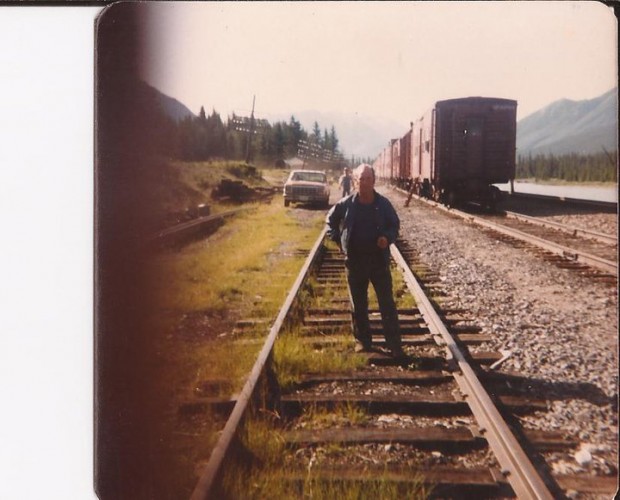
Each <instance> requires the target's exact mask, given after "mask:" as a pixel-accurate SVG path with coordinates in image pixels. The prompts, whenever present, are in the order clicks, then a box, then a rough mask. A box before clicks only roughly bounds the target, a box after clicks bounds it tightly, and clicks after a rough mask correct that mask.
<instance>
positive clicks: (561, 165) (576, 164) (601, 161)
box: [516, 151, 618, 182]
mask: <svg viewBox="0 0 620 500" xmlns="http://www.w3.org/2000/svg"><path fill="white" fill-rule="evenodd" d="M617 162H618V152H617V151H612V152H608V151H603V152H601V153H597V154H588V155H584V154H577V153H570V154H565V155H559V156H556V155H552V154H540V155H536V156H531V155H529V156H519V157H518V159H517V165H516V178H517V179H528V178H536V179H562V180H565V181H571V182H617V181H618V171H617V166H616V165H617Z"/></svg>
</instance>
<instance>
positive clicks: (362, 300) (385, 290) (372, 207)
mask: <svg viewBox="0 0 620 500" xmlns="http://www.w3.org/2000/svg"><path fill="white" fill-rule="evenodd" d="M354 177H355V180H356V183H357V190H358V191H357V193H354V194H352V195H349V196H347V197H346V198H343V199H342V200H340V201H339V202H338V203H336V204H335V205H334V206H333V207H332V208H331V210H330V211H329V213H328V214H327V219H326V222H327V225H328V227H329V234H330V237H331V239H332V240H334V241H335V242H336V243H338V246H339V247H340V249H341V250H342V251H343V252H344V254H345V264H346V267H347V281H348V284H349V291H350V293H351V299H352V301H353V326H354V331H353V334H354V335H355V339H356V346H355V350H356V352H362V351H366V352H368V351H370V350H372V335H371V331H370V323H369V320H368V283H369V282H370V283H372V286H373V287H374V289H375V292H376V294H377V300H378V302H379V310H380V312H381V323H382V324H383V332H384V335H385V343H386V346H387V348H388V349H389V350H390V352H391V354H392V356H393V357H394V358H397V359H400V360H406V359H407V355H406V354H405V352H404V351H403V349H402V345H401V338H400V330H399V326H398V312H397V310H396V304H395V303H394V296H393V293H392V275H391V274H390V251H389V246H390V244H391V243H394V242H395V241H396V237H397V236H398V230H399V227H400V220H399V219H398V215H397V214H396V211H395V210H394V207H393V206H392V204H391V203H390V201H389V200H388V199H387V198H386V197H384V196H382V195H380V194H379V193H377V192H376V191H375V189H374V186H375V172H374V170H373V168H372V167H371V166H370V165H368V164H365V163H362V164H361V165H359V166H358V167H357V168H356V169H355V172H354Z"/></svg>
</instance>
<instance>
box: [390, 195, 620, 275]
mask: <svg viewBox="0 0 620 500" xmlns="http://www.w3.org/2000/svg"><path fill="white" fill-rule="evenodd" d="M400 191H401V192H403V191H402V190H400ZM412 197H413V198H415V199H417V200H419V201H421V202H424V203H427V204H430V205H432V206H434V207H436V208H438V209H440V210H445V211H447V212H449V213H450V214H452V215H454V216H456V217H459V218H462V219H464V220H467V221H469V222H470V223H472V224H475V225H478V226H480V227H482V228H484V229H485V230H487V231H489V232H490V233H492V234H493V236H494V237H495V238H497V239H500V240H502V241H505V242H507V243H510V244H512V245H514V246H520V247H523V248H524V249H526V250H530V251H531V252H532V253H536V254H537V255H539V256H541V257H542V258H543V259H545V260H547V261H549V262H552V263H554V264H555V265H557V266H558V267H563V268H568V269H573V270H575V271H577V272H579V273H581V274H584V275H586V276H588V277H591V278H593V279H597V280H600V281H606V282H609V283H611V284H615V283H617V278H618V240H617V238H616V237H614V236H610V235H604V234H601V233H596V232H594V231H588V230H584V229H578V228H575V227H570V226H566V225H564V224H559V223H554V222H551V221H548V220H544V219H542V218H537V217H531V216H527V215H524V214H519V213H516V212H504V213H499V214H489V213H483V212H480V211H467V212H466V211H463V210H459V209H455V208H448V207H446V206H445V205H442V204H439V203H437V202H434V201H431V200H427V199H425V198H421V197H418V196H415V195H413V196H412Z"/></svg>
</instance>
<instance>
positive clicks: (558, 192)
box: [496, 181, 618, 203]
mask: <svg viewBox="0 0 620 500" xmlns="http://www.w3.org/2000/svg"><path fill="white" fill-rule="evenodd" d="M496 186H497V187H498V188H500V189H501V190H502V191H506V192H510V184H508V183H507V184H496ZM514 189H515V193H527V194H540V195H547V196H563V197H565V198H577V199H580V200H594V201H612V202H614V201H615V202H616V203H618V187H617V185H616V186H615V187H596V186H576V185H570V186H560V185H558V186H554V185H552V184H535V183H532V182H519V181H515V182H514Z"/></svg>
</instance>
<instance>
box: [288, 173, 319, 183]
mask: <svg viewBox="0 0 620 500" xmlns="http://www.w3.org/2000/svg"><path fill="white" fill-rule="evenodd" d="M292 180H294V181H306V182H325V174H323V173H321V172H295V173H294V174H293V179H292Z"/></svg>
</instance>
